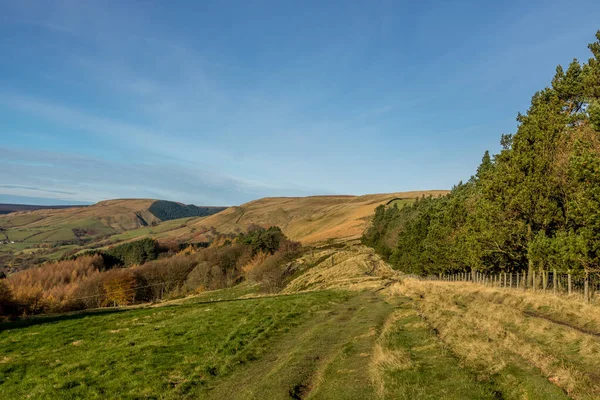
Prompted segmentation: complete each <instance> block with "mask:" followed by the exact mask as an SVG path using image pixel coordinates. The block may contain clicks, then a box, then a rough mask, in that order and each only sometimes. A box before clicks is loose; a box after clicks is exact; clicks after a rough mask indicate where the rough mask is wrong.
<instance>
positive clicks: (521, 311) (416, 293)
mask: <svg viewBox="0 0 600 400" xmlns="http://www.w3.org/2000/svg"><path fill="white" fill-rule="evenodd" d="M389 294H390V295H392V296H393V295H394V294H400V295H405V296H409V297H411V298H412V299H413V300H414V301H415V305H416V308H417V310H418V311H419V312H420V313H421V315H422V317H423V318H424V319H425V320H426V321H427V322H428V323H429V324H430V325H431V326H432V327H434V328H435V329H436V330H437V332H438V334H439V337H440V338H441V339H442V340H443V341H444V342H445V343H447V344H448V346H449V347H450V348H451V349H452V351H453V352H454V353H455V354H457V355H459V356H460V357H461V358H463V359H464V360H466V362H467V363H469V364H471V365H473V366H474V367H476V368H477V369H478V370H480V371H485V372H486V373H487V374H489V375H490V376H491V375H493V374H497V373H499V372H501V371H503V370H504V369H505V368H506V367H507V365H509V364H510V365H525V366H533V367H535V368H536V369H537V370H539V371H540V372H541V373H542V374H543V375H544V376H545V377H546V378H547V379H548V380H549V381H550V382H552V383H554V384H555V385H558V386H559V387H561V388H562V389H563V390H565V391H566V392H567V393H568V395H569V396H571V397H573V398H576V399H597V398H600V375H599V374H598V372H599V371H600V357H599V356H600V337H598V336H596V335H591V334H587V333H584V332H582V331H581V330H580V328H581V326H586V327H588V326H589V325H590V324H589V322H590V321H591V322H594V321H596V320H597V319H598V316H599V315H600V313H599V311H600V308H598V307H597V306H591V305H588V306H585V307H582V306H583V305H582V304H581V303H579V302H576V301H573V300H569V299H564V298H558V297H554V296H549V295H543V294H534V293H524V292H519V291H514V290H512V291H511V290H500V289H496V288H487V287H482V286H479V285H474V284H470V283H464V282H427V281H418V280H415V279H405V280H403V281H402V283H397V284H394V285H393V286H392V287H391V288H390V289H389ZM531 310H533V311H531ZM536 310H537V312H539V313H543V314H545V315H551V316H552V317H553V318H555V319H557V320H561V321H563V320H564V321H566V320H569V321H570V323H569V324H568V325H571V326H567V325H566V324H567V323H566V322H561V323H556V322H553V321H552V320H549V319H547V318H540V317H536V316H532V314H531V312H535V311H536ZM570 317H572V318H571V319H569V318H570Z"/></svg>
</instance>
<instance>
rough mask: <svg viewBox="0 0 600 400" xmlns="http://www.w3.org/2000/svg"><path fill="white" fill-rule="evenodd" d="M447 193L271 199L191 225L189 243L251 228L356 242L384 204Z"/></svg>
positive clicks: (315, 239) (301, 237)
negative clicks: (210, 234)
mask: <svg viewBox="0 0 600 400" xmlns="http://www.w3.org/2000/svg"><path fill="white" fill-rule="evenodd" d="M446 193H448V192H447V191H445V190H430V191H414V192H401V193H387V194H369V195H364V196H309V197H267V198H264V199H259V200H255V201H251V202H249V203H246V204H242V205H241V206H237V207H230V208H228V209H227V210H225V211H223V212H220V213H218V214H215V215H212V216H210V217H206V218H203V219H201V220H197V221H190V222H191V223H190V226H191V227H193V228H196V231H197V232H199V233H198V234H197V235H196V237H194V238H189V239H195V240H198V239H200V238H202V236H203V235H204V233H202V232H205V231H206V229H208V228H214V229H216V230H217V231H218V232H221V233H231V232H236V231H240V230H241V231H243V230H245V229H247V228H248V227H249V226H251V225H260V226H263V227H269V226H274V225H276V226H279V227H280V228H281V229H282V230H283V232H284V233H285V234H286V235H287V236H288V237H289V238H291V239H293V240H297V241H300V242H302V243H316V242H320V241H324V240H328V239H352V238H357V237H359V236H360V235H361V234H362V233H363V231H364V230H365V228H366V227H367V226H368V224H369V223H370V220H371V216H372V215H373V213H374V211H375V208H376V207H377V206H378V205H380V204H388V203H390V204H393V203H396V204H399V205H401V204H402V203H407V202H412V201H413V200H414V199H415V198H417V197H420V196H423V195H426V196H428V195H431V196H438V195H443V194H446ZM174 233H175V232H174ZM183 237H185V236H182V238H183Z"/></svg>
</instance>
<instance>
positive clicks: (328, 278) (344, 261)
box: [283, 243, 399, 293]
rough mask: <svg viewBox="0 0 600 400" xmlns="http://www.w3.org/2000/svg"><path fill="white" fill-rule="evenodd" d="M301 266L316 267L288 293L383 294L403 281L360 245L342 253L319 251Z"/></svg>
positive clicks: (294, 281)
mask: <svg viewBox="0 0 600 400" xmlns="http://www.w3.org/2000/svg"><path fill="white" fill-rule="evenodd" d="M298 262H299V263H301V264H304V265H309V266H312V267H311V268H310V269H308V270H307V271H306V272H304V273H303V274H302V275H300V276H299V277H297V278H296V279H294V280H293V281H291V282H290V283H289V284H288V285H287V286H286V287H285V288H284V290H283V292H284V293H293V292H299V291H305V290H324V289H346V290H379V289H381V288H383V287H385V286H386V285H389V284H391V283H392V282H394V281H396V280H397V279H399V275H398V273H397V272H395V271H394V270H392V269H391V268H390V267H389V265H387V264H386V263H385V262H383V260H381V258H380V257H379V256H378V255H376V254H375V253H374V252H373V250H372V249H370V248H368V247H365V246H362V245H359V244H351V243H349V244H347V245H346V247H345V248H342V249H327V248H326V249H322V250H315V251H312V252H309V253H308V254H306V255H304V256H303V257H301V258H300V259H299V260H298Z"/></svg>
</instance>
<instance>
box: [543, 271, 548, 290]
mask: <svg viewBox="0 0 600 400" xmlns="http://www.w3.org/2000/svg"><path fill="white" fill-rule="evenodd" d="M547 287H548V271H542V288H543V289H544V291H546V288H547Z"/></svg>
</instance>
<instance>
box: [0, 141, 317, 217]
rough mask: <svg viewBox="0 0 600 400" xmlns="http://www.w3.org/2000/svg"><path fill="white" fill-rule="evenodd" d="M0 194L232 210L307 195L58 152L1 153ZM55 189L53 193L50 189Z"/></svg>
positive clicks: (173, 168) (191, 170)
mask: <svg viewBox="0 0 600 400" xmlns="http://www.w3.org/2000/svg"><path fill="white" fill-rule="evenodd" d="M0 171H5V172H7V171H10V173H8V174H5V175H3V180H4V181H5V182H7V183H6V184H3V185H0V193H5V194H11V195H22V196H44V195H48V194H49V193H50V194H52V193H55V194H58V195H60V196H56V197H57V198H61V199H65V200H77V201H90V202H94V201H98V200H102V199H110V198H117V197H149V198H159V199H168V200H177V201H185V202H190V203H195V204H205V205H206V204H219V205H232V204H237V203H238V202H239V201H240V200H241V201H249V200H252V199H255V198H257V197H263V196H267V195H294V194H295V195H307V194H309V193H310V191H306V190H304V189H302V188H299V187H273V186H268V185H264V184H262V183H260V182H251V181H242V180H238V179H235V178H231V177H226V176H222V175H213V174H211V172H210V171H203V170H200V169H197V168H192V167H189V166H187V167H182V166H180V165H175V164H137V163H135V164H131V163H115V162H107V161H104V160H101V159H96V158H92V157H85V156H77V155H73V154H61V153H55V152H43V151H30V150H24V149H23V150H15V149H5V148H0ZM50 188H51V189H50Z"/></svg>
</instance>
